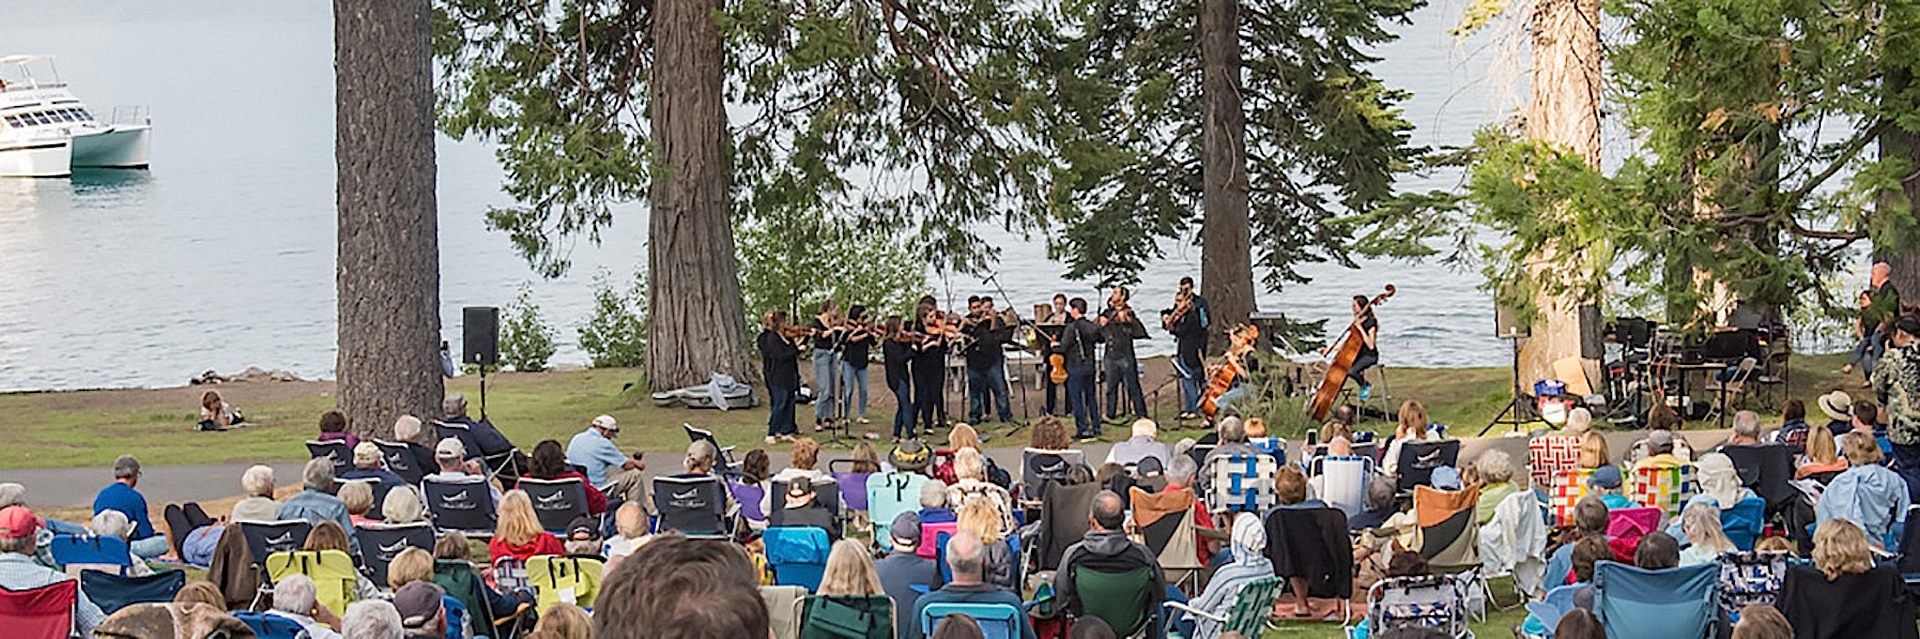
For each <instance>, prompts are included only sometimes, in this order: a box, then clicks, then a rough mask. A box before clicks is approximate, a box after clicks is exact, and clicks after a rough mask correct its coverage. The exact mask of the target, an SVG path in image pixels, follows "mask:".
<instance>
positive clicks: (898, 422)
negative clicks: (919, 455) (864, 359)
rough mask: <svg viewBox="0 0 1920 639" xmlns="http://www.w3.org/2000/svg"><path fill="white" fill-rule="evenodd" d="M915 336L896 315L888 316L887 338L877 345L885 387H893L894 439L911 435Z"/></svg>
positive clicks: (912, 435)
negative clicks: (883, 368)
mask: <svg viewBox="0 0 1920 639" xmlns="http://www.w3.org/2000/svg"><path fill="white" fill-rule="evenodd" d="M916 341H917V340H916V337H915V335H914V334H913V333H910V332H908V331H907V330H906V322H905V321H904V320H902V319H900V316H899V315H890V316H888V317H887V325H886V339H885V341H884V342H883V343H882V344H881V346H880V356H881V359H883V360H885V361H886V367H887V388H888V389H889V390H892V391H893V401H894V406H896V407H897V408H895V409H894V411H893V441H894V443H896V444H897V443H900V441H901V440H903V439H913V438H914V428H913V416H914V404H913V373H912V367H913V356H914V354H915V353H917V352H918V351H916V350H915V348H914V344H915V342H916Z"/></svg>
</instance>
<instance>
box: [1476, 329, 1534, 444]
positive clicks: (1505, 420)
mask: <svg viewBox="0 0 1920 639" xmlns="http://www.w3.org/2000/svg"><path fill="white" fill-rule="evenodd" d="M1501 337H1505V338H1507V342H1508V343H1511V344H1512V345H1513V398H1512V399H1509V400H1507V406H1506V408H1502V409H1500V414H1499V415H1495V416H1494V417H1493V421H1490V422H1487V426H1486V427H1485V428H1482V429H1480V434H1479V435H1478V436H1479V437H1485V436H1487V431H1490V430H1493V427H1494V426H1497V425H1500V424H1510V425H1513V426H1519V425H1520V424H1523V423H1525V422H1523V421H1521V420H1520V339H1521V337H1522V336H1520V335H1517V334H1509V335H1502V336H1501ZM1509 414H1511V415H1513V417H1511V418H1509V417H1507V415H1509Z"/></svg>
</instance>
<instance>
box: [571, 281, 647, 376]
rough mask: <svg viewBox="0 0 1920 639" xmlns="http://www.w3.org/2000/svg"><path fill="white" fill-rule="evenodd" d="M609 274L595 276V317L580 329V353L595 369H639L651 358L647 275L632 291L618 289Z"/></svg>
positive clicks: (634, 282) (635, 283)
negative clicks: (584, 352) (648, 340)
mask: <svg viewBox="0 0 1920 639" xmlns="http://www.w3.org/2000/svg"><path fill="white" fill-rule="evenodd" d="M612 279H613V278H612V277H611V276H610V275H608V274H607V272H606V271H601V272H600V273H598V274H596V275H594V277H593V316H592V317H589V318H587V322H586V324H583V325H581V326H580V328H579V333H580V350H583V351H586V352H587V357H588V360H589V363H590V364H592V365H593V367H594V368H611V367H636V366H640V365H641V364H642V363H644V362H645V361H646V358H647V276H646V273H644V272H642V273H638V274H636V275H635V276H634V279H633V285H632V287H631V288H629V289H627V290H626V291H624V292H622V291H620V290H618V289H616V288H615V287H614V284H613V281H612Z"/></svg>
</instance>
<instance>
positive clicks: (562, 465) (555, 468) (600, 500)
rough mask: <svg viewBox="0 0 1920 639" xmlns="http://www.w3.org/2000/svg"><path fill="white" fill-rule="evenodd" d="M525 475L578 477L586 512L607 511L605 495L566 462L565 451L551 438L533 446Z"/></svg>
mask: <svg viewBox="0 0 1920 639" xmlns="http://www.w3.org/2000/svg"><path fill="white" fill-rule="evenodd" d="M527 476H528V477H532V478H534V479H578V480H580V484H581V487H582V488H584V489H586V493H587V514H590V515H596V516H597V515H604V514H606V512H607V495H606V493H602V492H600V489H598V488H594V487H593V482H592V481H591V480H589V479H587V476H586V475H584V474H582V473H581V472H580V471H578V470H574V469H573V466H572V465H569V464H568V463H567V452H566V451H565V450H563V449H561V448H560V442H558V441H554V440H551V439H547V440H542V441H541V442H540V443H538V444H535V445H534V446H533V458H532V460H531V461H530V462H529V463H528V464H527Z"/></svg>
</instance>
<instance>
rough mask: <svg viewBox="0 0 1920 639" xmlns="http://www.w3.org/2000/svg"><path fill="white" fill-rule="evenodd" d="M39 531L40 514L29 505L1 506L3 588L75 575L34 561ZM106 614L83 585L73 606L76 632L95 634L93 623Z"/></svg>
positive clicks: (17, 588)
mask: <svg viewBox="0 0 1920 639" xmlns="http://www.w3.org/2000/svg"><path fill="white" fill-rule="evenodd" d="M39 531H40V518H39V517H35V516H34V515H33V511H31V510H28V509H27V507H26V506H8V507H6V508H0V588H5V589H7V590H13V591H20V590H31V589H34V588H39V587H41V586H46V585H49V584H52V583H55V582H60V581H67V580H69V579H73V577H69V576H67V575H66V574H65V573H62V572H60V571H58V570H54V569H52V568H48V567H46V566H42V565H40V564H38V563H36V562H34V559H33V552H34V537H35V536H36V535H37V534H38V533H39ZM106 617H107V616H106V614H104V613H102V612H100V607H99V606H96V605H94V603H93V600H92V599H90V598H88V597H87V592H86V588H85V587H84V586H82V587H80V588H79V590H78V599H77V600H76V602H75V607H74V616H73V629H74V633H75V634H76V635H78V636H83V637H86V636H92V634H93V628H94V626H97V625H100V621H101V620H102V619H105V618H106Z"/></svg>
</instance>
